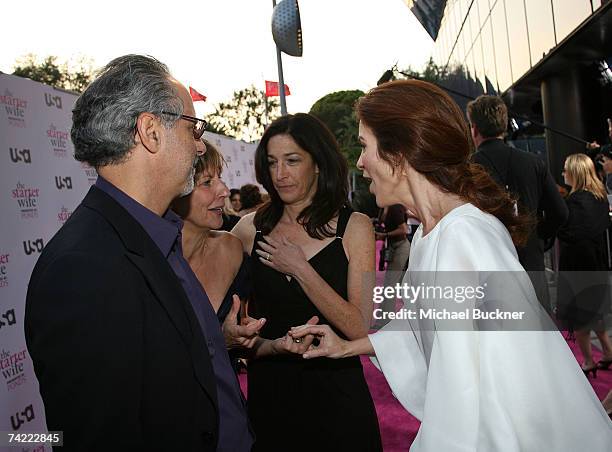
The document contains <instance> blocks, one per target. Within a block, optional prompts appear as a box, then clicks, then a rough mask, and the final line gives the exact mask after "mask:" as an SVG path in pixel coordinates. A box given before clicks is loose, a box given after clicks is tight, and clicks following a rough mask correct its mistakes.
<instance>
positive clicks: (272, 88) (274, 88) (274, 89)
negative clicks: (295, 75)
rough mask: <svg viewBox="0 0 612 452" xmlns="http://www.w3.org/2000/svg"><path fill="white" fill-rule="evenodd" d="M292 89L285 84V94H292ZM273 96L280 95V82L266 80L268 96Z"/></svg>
mask: <svg viewBox="0 0 612 452" xmlns="http://www.w3.org/2000/svg"><path fill="white" fill-rule="evenodd" d="M290 95H291V91H289V87H288V86H287V85H285V96H290ZM272 96H280V93H279V89H278V82H271V81H269V80H266V97H272Z"/></svg>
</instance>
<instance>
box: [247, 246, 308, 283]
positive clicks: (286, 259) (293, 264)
mask: <svg viewBox="0 0 612 452" xmlns="http://www.w3.org/2000/svg"><path fill="white" fill-rule="evenodd" d="M264 238H265V239H266V241H265V242H261V241H259V242H257V244H258V245H259V247H260V248H261V249H257V250H255V251H256V252H257V254H258V255H259V260H260V261H261V262H262V263H263V264H264V265H267V266H268V267H271V268H273V269H274V270H276V271H278V272H281V273H284V274H286V275H290V276H296V273H297V272H298V271H299V269H300V268H302V267H303V266H304V264H307V263H308V261H307V260H306V256H305V255H304V252H303V251H302V248H300V247H299V246H297V245H295V244H294V243H293V242H291V241H290V240H289V239H287V238H285V237H283V238H282V239H281V240H280V241H278V240H274V239H273V238H272V237H270V236H267V237H264Z"/></svg>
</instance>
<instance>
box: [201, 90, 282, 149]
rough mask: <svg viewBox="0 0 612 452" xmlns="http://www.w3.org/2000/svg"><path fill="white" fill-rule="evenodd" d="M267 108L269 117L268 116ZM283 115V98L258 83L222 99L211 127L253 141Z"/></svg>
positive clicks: (210, 120)
mask: <svg viewBox="0 0 612 452" xmlns="http://www.w3.org/2000/svg"><path fill="white" fill-rule="evenodd" d="M266 112H267V117H266ZM279 116H280V107H279V102H278V100H277V99H275V98H270V97H269V98H268V99H267V103H266V97H265V93H264V92H263V91H262V90H259V89H257V88H256V87H255V86H254V85H251V86H249V87H248V88H245V89H241V90H238V91H235V92H234V94H233V96H232V99H231V100H230V101H229V102H221V103H219V104H218V105H217V106H216V108H215V112H214V113H213V114H211V115H209V117H208V118H209V129H208V130H209V131H211V132H215V133H220V134H222V135H226V136H230V137H234V138H236V139H239V140H244V141H247V142H252V141H256V140H259V139H260V138H261V136H262V135H263V132H264V129H265V127H266V125H267V124H268V123H270V122H272V121H273V120H274V119H276V118H277V117H279Z"/></svg>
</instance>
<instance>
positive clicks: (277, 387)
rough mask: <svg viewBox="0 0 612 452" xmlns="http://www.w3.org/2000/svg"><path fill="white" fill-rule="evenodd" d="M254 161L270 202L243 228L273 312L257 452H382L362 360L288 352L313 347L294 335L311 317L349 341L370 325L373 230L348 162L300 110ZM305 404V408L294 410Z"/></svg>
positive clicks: (261, 366) (260, 368)
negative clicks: (358, 205) (353, 203)
mask: <svg viewBox="0 0 612 452" xmlns="http://www.w3.org/2000/svg"><path fill="white" fill-rule="evenodd" d="M255 170H256V174H257V181H258V182H259V183H260V184H262V185H263V187H264V188H265V189H266V190H267V192H268V193H269V194H270V201H269V202H268V203H267V204H265V205H263V206H262V207H260V208H259V210H258V211H257V212H256V213H254V214H249V215H247V216H245V217H244V218H243V219H242V220H241V221H240V222H239V223H238V225H236V227H235V228H234V230H233V231H232V232H233V233H235V234H236V235H237V236H238V237H240V239H241V240H242V244H243V247H244V250H245V252H247V253H250V254H251V262H252V281H253V292H252V296H251V299H250V301H249V314H250V315H251V316H252V317H255V318H259V317H261V318H265V319H266V324H265V325H264V327H263V328H262V330H261V333H260V339H259V341H258V342H256V344H255V345H254V350H255V351H254V356H253V359H252V360H251V361H250V362H249V367H248V382H249V388H248V406H249V417H250V419H251V422H252V424H253V428H254V430H255V435H256V443H255V448H254V450H256V451H265V452H273V451H287V450H294V451H295V450H308V451H312V450H333V451H351V452H358V451H368V452H370V451H379V450H381V443H380V433H379V429H378V421H377V418H376V412H375V409H374V404H373V402H372V398H371V396H370V393H369V390H368V387H367V385H366V382H365V378H364V376H363V370H362V367H361V362H360V361H359V358H358V357H353V358H347V359H341V360H338V361H335V360H330V359H327V358H322V359H319V360H313V361H306V360H304V359H302V357H301V356H300V355H299V354H292V353H287V352H294V353H303V352H304V351H305V347H307V346H308V345H310V343H309V341H308V340H305V341H304V343H294V342H293V340H292V339H291V338H289V337H288V336H287V332H288V331H289V329H290V328H291V327H292V326H296V325H301V324H304V323H305V322H307V321H309V322H310V323H314V322H316V321H317V320H318V321H320V322H322V323H329V324H330V325H332V326H333V328H334V330H335V331H336V332H337V333H338V334H340V335H342V336H343V337H346V338H350V339H356V338H359V337H364V336H366V335H367V332H368V325H369V323H370V318H371V312H372V301H371V300H372V287H373V284H374V265H375V257H374V252H375V247H374V231H373V229H372V225H371V223H370V220H369V219H368V218H367V217H366V216H365V215H362V214H359V213H356V212H352V211H351V210H350V209H349V208H348V207H346V204H347V201H348V199H347V198H348V186H347V172H348V171H347V165H346V161H345V159H344V157H343V156H342V154H341V153H340V151H339V149H338V145H337V143H336V140H335V139H334V137H333V135H332V134H331V133H330V131H329V130H328V129H327V128H326V127H325V125H323V123H321V122H320V121H319V120H318V119H316V118H315V117H314V116H311V115H308V114H302V113H300V114H296V115H288V116H284V117H281V118H279V119H277V120H276V121H274V122H273V123H272V124H271V125H270V126H269V127H268V129H267V130H266V132H265V133H264V136H263V137H262V139H261V142H260V143H259V146H258V147H257V151H256V155H255ZM275 338H276V339H275ZM311 341H312V339H310V342H311ZM298 342H301V340H299V341H298ZM295 410H298V411H299V412H300V415H299V417H296V416H293V415H290V413H292V412H295Z"/></svg>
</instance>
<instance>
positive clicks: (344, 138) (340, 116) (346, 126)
mask: <svg viewBox="0 0 612 452" xmlns="http://www.w3.org/2000/svg"><path fill="white" fill-rule="evenodd" d="M363 94H364V93H363V91H360V90H351V91H337V92H334V93H330V94H327V95H326V96H323V97H322V98H321V99H319V100H318V101H316V102H315V103H314V104H313V106H312V107H311V108H310V114H312V115H314V116H316V117H317V118H319V119H320V120H321V121H322V122H323V123H325V125H326V126H327V127H329V130H331V131H332V133H333V134H334V136H335V137H336V140H338V144H339V145H340V150H341V151H342V152H343V153H344V155H345V156H346V158H347V160H348V163H349V168H350V169H352V170H354V169H355V165H356V164H357V160H358V159H359V154H360V152H361V147H360V145H359V141H358V139H357V137H358V135H359V128H358V124H357V118H356V117H355V111H354V108H353V107H354V105H355V102H356V101H357V99H359V98H360V97H361V96H363Z"/></svg>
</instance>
